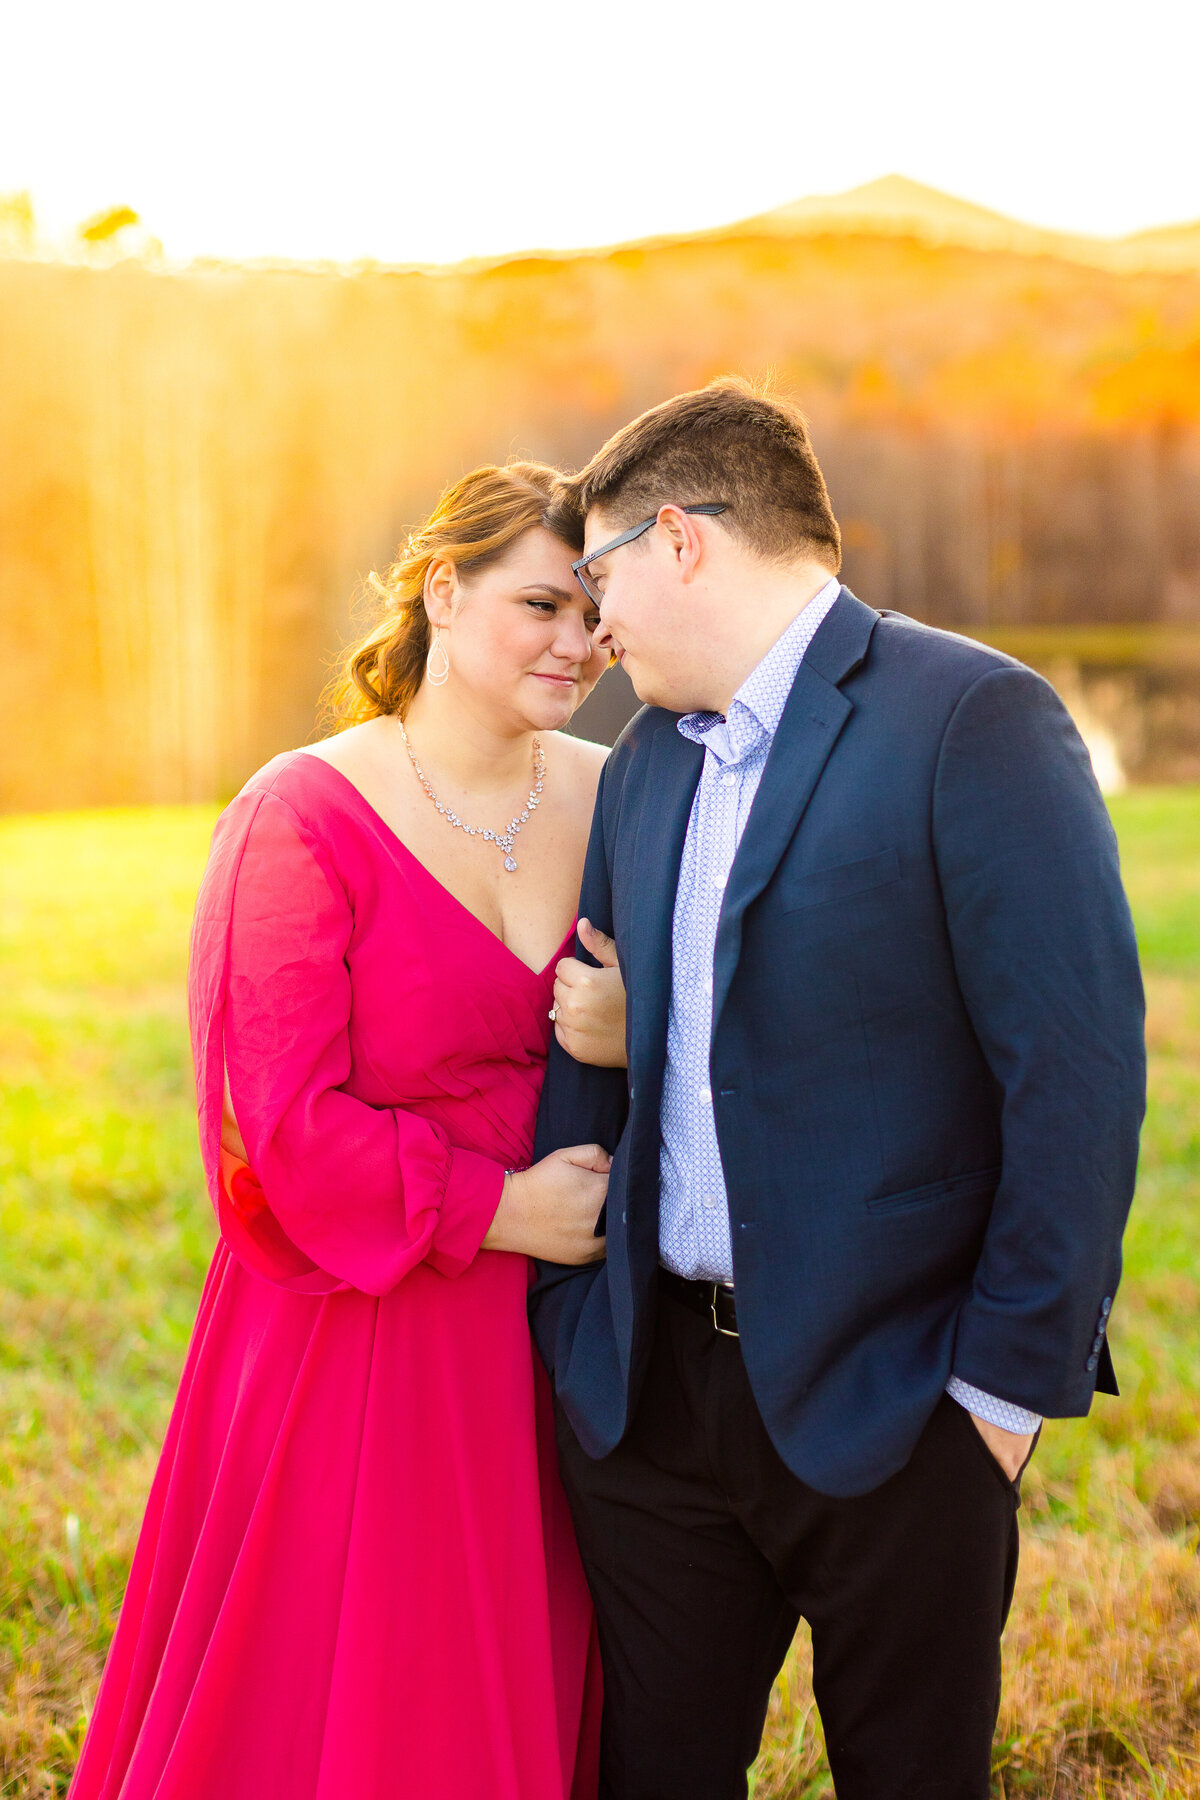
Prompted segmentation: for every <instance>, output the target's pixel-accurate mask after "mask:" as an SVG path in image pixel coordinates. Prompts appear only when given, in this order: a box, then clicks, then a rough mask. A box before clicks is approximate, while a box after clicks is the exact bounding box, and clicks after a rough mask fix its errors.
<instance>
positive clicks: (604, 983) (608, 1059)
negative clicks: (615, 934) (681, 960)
mask: <svg viewBox="0 0 1200 1800" xmlns="http://www.w3.org/2000/svg"><path fill="white" fill-rule="evenodd" d="M578 931H579V941H580V943H581V944H582V945H583V947H584V949H585V950H587V951H588V952H589V954H590V955H592V956H594V957H595V958H596V961H597V962H598V963H599V964H600V965H601V966H600V968H598V969H593V968H592V967H591V965H590V964H588V963H583V962H580V961H579V959H578V958H577V957H574V956H564V957H563V959H562V961H561V962H560V963H559V964H558V966H557V967H556V969H555V971H554V1012H555V1018H554V1035H555V1037H557V1039H558V1041H559V1043H560V1044H561V1045H562V1047H563V1049H564V1050H565V1051H566V1052H567V1055H568V1056H573V1057H574V1058H575V1061H576V1062H581V1063H591V1064H592V1065H593V1067H595V1068H597V1069H623V1068H624V1067H625V983H624V982H623V981H622V979H621V971H620V969H619V968H618V966H617V950H616V945H615V944H614V943H613V941H612V939H611V938H610V937H606V936H605V934H604V932H602V931H597V929H596V927H595V926H594V925H593V924H592V923H591V921H590V920H589V919H580V921H579V926H578Z"/></svg>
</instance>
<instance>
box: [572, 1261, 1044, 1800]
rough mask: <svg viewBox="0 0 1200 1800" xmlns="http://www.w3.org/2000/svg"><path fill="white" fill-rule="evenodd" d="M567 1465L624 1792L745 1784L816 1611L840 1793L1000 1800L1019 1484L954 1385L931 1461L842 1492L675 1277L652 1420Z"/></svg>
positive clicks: (732, 1342) (728, 1790) (606, 1746)
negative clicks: (767, 1421) (761, 1404)
mask: <svg viewBox="0 0 1200 1800" xmlns="http://www.w3.org/2000/svg"><path fill="white" fill-rule="evenodd" d="M558 1442H559V1459H560V1464H561V1467H562V1473H563V1480H564V1483H565V1485H566V1490H567V1495H568V1498H569V1500H570V1503H571V1510H572V1514H573V1516H574V1520H575V1529H576V1532H577V1534H578V1538H579V1547H580V1551H581V1553H582V1556H583V1563H584V1568H585V1570H586V1572H587V1577H588V1581H589V1584H590V1586H591V1589H592V1594H593V1596H594V1599H595V1603H596V1613H597V1619H598V1623H599V1629H600V1648H601V1653H602V1657H603V1663H604V1684H605V1694H604V1724H603V1734H602V1748H601V1778H600V1792H601V1800H743V1797H744V1796H745V1794H746V1791H747V1786H746V1770H747V1768H748V1766H749V1764H750V1763H751V1762H753V1760H754V1757H755V1756H756V1754H757V1752H758V1746H759V1740H760V1738H761V1736H762V1729H763V1721H764V1718H765V1715H766V1708H767V1701H768V1698H769V1696H770V1691H771V1685H772V1683H773V1681H774V1678H775V1676H776V1674H777V1672H778V1670H779V1668H780V1666H781V1664H782V1662H783V1660H784V1657H785V1656H786V1654H787V1650H788V1646H789V1645H790V1643H791V1640H792V1636H793V1633H794V1631H795V1629H796V1625H797V1622H798V1620H799V1619H800V1618H801V1617H804V1618H806V1619H807V1620H808V1621H809V1624H810V1625H811V1627H812V1636H813V1687H814V1691H815V1695H816V1701H817V1705H818V1708H819V1709H820V1713H821V1721H822V1724H823V1726H824V1729H825V1739H826V1744H827V1746H828V1752H829V1761H830V1767H831V1769H832V1772H833V1779H834V1784H835V1787H836V1791H837V1794H838V1800H986V1796H987V1794H988V1792H989V1766H990V1753H991V1742H992V1733H993V1731H994V1729H995V1723H996V1712H997V1708H998V1706H999V1699H1000V1633H1001V1630H1002V1629H1003V1626H1004V1621H1005V1618H1006V1616H1007V1613H1008V1608H1009V1603H1010V1601H1011V1599H1012V1591H1013V1582H1014V1580H1015V1578H1016V1568H1017V1520H1016V1513H1017V1507H1018V1506H1019V1505H1020V1496H1019V1491H1018V1487H1017V1485H1016V1484H1015V1483H1013V1482H1011V1481H1009V1479H1008V1477H1007V1475H1006V1474H1005V1473H1004V1471H1003V1470H1002V1469H1001V1467H1000V1465H999V1463H998V1462H997V1461H996V1460H995V1458H994V1457H993V1456H992V1454H991V1452H990V1450H989V1449H988V1448H987V1445H986V1444H985V1443H984V1441H983V1439H982V1437H981V1436H980V1434H979V1432H978V1431H977V1429H976V1427H975V1425H974V1424H973V1423H972V1420H971V1417H970V1415H969V1414H968V1413H967V1412H965V1411H964V1410H963V1408H962V1407H960V1406H959V1405H958V1404H957V1402H955V1401H953V1400H951V1399H949V1398H948V1397H947V1396H943V1398H942V1400H941V1401H940V1402H939V1404H938V1406H937V1408H936V1410H935V1412H934V1414H933V1416H932V1418H931V1419H930V1421H929V1423H928V1425H927V1426H926V1429H925V1431H924V1432H923V1434H922V1436H921V1438H920V1439H919V1441H918V1443H917V1447H916V1449H915V1450H914V1452H913V1455H912V1457H911V1459H910V1461H909V1462H908V1464H907V1465H906V1466H905V1467H904V1468H903V1469H902V1470H900V1472H899V1473H898V1474H896V1475H893V1476H892V1477H891V1478H890V1479H889V1480H888V1481H885V1482H884V1483H883V1484H882V1485H881V1486H880V1487H878V1488H876V1489H874V1490H873V1491H872V1492H871V1493H869V1494H863V1495H861V1496H859V1497H857V1498H854V1499H849V1500H844V1499H833V1498H830V1497H829V1496H828V1495H825V1494H819V1493H817V1492H816V1491H815V1490H814V1489H812V1488H809V1487H806V1486H805V1484H804V1483H803V1482H801V1481H799V1480H797V1478H796V1477H795V1476H794V1475H793V1474H792V1473H791V1471H790V1470H789V1469H788V1468H787V1467H786V1466H785V1464H784V1463H783V1462H782V1460H781V1459H780V1457H779V1455H778V1453H777V1452H776V1450H775V1448H774V1446H773V1445H772V1443H771V1441H770V1439H769V1437H768V1436H767V1433H766V1429H765V1427H764V1426H763V1422H762V1419H761V1417H760V1415H759V1412H758V1408H757V1406H756V1405H755V1403H754V1398H753V1395H752V1394H751V1391H750V1384H749V1381H748V1379H747V1376H746V1370H745V1365H744V1363H743V1361H742V1357H741V1352H740V1349H739V1345H738V1340H737V1338H735V1337H722V1336H719V1335H718V1334H717V1333H716V1332H715V1331H714V1330H713V1327H712V1326H711V1324H709V1323H708V1322H707V1321H706V1320H705V1319H704V1318H702V1317H700V1316H699V1315H698V1314H696V1313H694V1312H692V1311H690V1310H689V1309H688V1308H687V1307H686V1306H684V1305H682V1304H681V1303H680V1302H679V1301H678V1300H676V1299H674V1298H673V1297H671V1296H670V1295H668V1294H666V1293H660V1296H659V1316H658V1324H657V1336H656V1342H655V1346H654V1352H653V1357H652V1361H651V1366H650V1369H649V1371H648V1375H647V1379H646V1385H645V1388H644V1391H643V1393H642V1396H641V1400H640V1403H639V1406H638V1409H637V1413H636V1415H635V1418H634V1421H633V1424H632V1426H631V1428H630V1431H629V1432H628V1434H627V1436H626V1437H625V1439H624V1440H623V1441H622V1443H621V1444H619V1445H618V1447H617V1448H616V1450H614V1451H613V1452H612V1454H611V1455H610V1456H606V1457H604V1458H603V1459H602V1460H600V1461H598V1462H597V1461H593V1460H592V1459H591V1458H590V1457H588V1456H586V1455H585V1454H584V1452H583V1451H582V1450H581V1449H580V1447H579V1444H578V1442H577V1440H576V1438H575V1435H574V1433H573V1432H572V1430H571V1428H570V1426H569V1424H568V1423H567V1421H566V1418H565V1415H564V1414H563V1412H562V1409H561V1408H559V1411H558Z"/></svg>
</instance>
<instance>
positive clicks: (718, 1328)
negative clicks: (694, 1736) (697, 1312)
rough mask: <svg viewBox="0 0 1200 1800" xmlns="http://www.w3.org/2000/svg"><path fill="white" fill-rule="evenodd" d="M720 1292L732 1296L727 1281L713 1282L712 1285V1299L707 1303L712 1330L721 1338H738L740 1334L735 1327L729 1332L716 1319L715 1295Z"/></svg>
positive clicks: (731, 1290)
mask: <svg viewBox="0 0 1200 1800" xmlns="http://www.w3.org/2000/svg"><path fill="white" fill-rule="evenodd" d="M722 1292H723V1293H726V1294H732V1292H733V1289H732V1287H731V1286H730V1285H729V1283H728V1282H727V1281H714V1282H713V1284H712V1299H711V1300H710V1301H709V1306H710V1307H711V1309H712V1322H713V1330H714V1331H715V1332H717V1333H718V1334H719V1336H721V1337H733V1338H735V1337H740V1336H741V1332H740V1331H738V1329H737V1327H736V1326H734V1328H733V1330H732V1331H730V1330H729V1329H728V1328H727V1327H726V1326H724V1325H722V1323H721V1321H720V1319H718V1317H717V1295H718V1294H720V1293H722Z"/></svg>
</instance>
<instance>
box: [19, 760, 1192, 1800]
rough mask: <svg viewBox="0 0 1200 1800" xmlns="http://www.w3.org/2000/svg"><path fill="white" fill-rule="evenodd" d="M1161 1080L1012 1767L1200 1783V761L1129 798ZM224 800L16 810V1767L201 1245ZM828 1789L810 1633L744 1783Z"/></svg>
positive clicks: (1038, 1574)
mask: <svg viewBox="0 0 1200 1800" xmlns="http://www.w3.org/2000/svg"><path fill="white" fill-rule="evenodd" d="M1113 811H1114V816H1115V818H1116V821H1117V826H1118V830H1119V832H1120V834H1121V839H1122V846H1123V851H1124V856H1125V867H1126V874H1127V878H1128V882H1129V887H1130V892H1131V895H1132V898H1133V903H1134V909H1135V912H1136V914H1137V920H1138V927H1139V933H1140V936H1141V942H1142V948H1143V952H1144V957H1145V965H1146V974H1147V985H1148V989H1149V996H1150V1038H1151V1046H1152V1058H1153V1060H1152V1100H1151V1112H1150V1118H1149V1123H1148V1126H1147V1132H1146V1138H1145V1147H1144V1155H1143V1166H1142V1178H1141V1186H1140V1191H1139V1199H1138V1203H1137V1206H1136V1209H1135V1213H1134V1219H1133V1223H1132V1225H1131V1229H1130V1233H1129V1238H1128V1264H1127V1276H1126V1280H1125V1283H1124V1285H1123V1287H1122V1289H1121V1295H1120V1298H1119V1300H1118V1304H1117V1309H1116V1312H1115V1314H1114V1320H1113V1349H1114V1353H1115V1355H1116V1359H1117V1364H1118V1370H1119V1373H1120V1376H1121V1379H1122V1384H1123V1387H1124V1397H1123V1398H1122V1399H1121V1400H1120V1401H1112V1400H1103V1399H1102V1400H1100V1401H1098V1402H1097V1405H1096V1408H1095V1410H1094V1412H1093V1415H1092V1418H1091V1419H1090V1420H1088V1421H1072V1422H1060V1423H1052V1424H1050V1425H1048V1426H1047V1428H1046V1432H1045V1434H1044V1437H1043V1440H1042V1445H1041V1447H1040V1449H1039V1452H1038V1456H1037V1459H1036V1461H1035V1463H1034V1465H1033V1467H1032V1469H1031V1471H1030V1473H1029V1476H1028V1477H1027V1485H1026V1503H1025V1511H1024V1520H1025V1539H1024V1552H1023V1561H1022V1572H1021V1579H1020V1584H1019V1588H1018V1594H1017V1600H1016V1605H1015V1608H1014V1613H1013V1618H1012V1621H1011V1623H1010V1626H1009V1631H1008V1636H1007V1640H1006V1669H1007V1683H1006V1693H1005V1701H1004V1709H1003V1713H1002V1716H1001V1724H1000V1733H999V1736H998V1740H997V1752H996V1793H997V1794H998V1795H1001V1794H1003V1795H1006V1796H1010V1797H1011V1796H1014V1795H1038V1796H1050V1795H1053V1796H1055V1800H1073V1797H1075V1796H1084V1795H1087V1796H1101V1795H1104V1796H1112V1797H1116V1796H1125V1795H1133V1794H1139V1795H1141V1794H1146V1795H1158V1796H1173V1797H1179V1800H1184V1797H1187V1800H1200V1558H1198V1555H1197V1551H1198V1548H1200V1398H1198V1397H1197V1396H1198V1395H1200V1254H1198V1253H1200V790H1184V789H1174V790H1169V791H1168V790H1158V791H1155V790H1143V791H1140V792H1134V793H1130V794H1126V795H1124V796H1122V797H1120V798H1119V799H1118V800H1117V801H1115V802H1114V805H1113ZM211 822H212V812H211V811H210V810H208V809H202V808H179V809H161V808H160V809H152V810H151V809H147V810H141V811H133V812H106V813H91V814H83V815H79V816H75V817H52V818H45V819H26V818H10V819H6V820H0V991H3V993H4V996H5V1005H4V1009H3V1017H2V1019H0V1088H2V1091H3V1112H2V1122H0V1369H2V1371H3V1378H2V1381H0V1794H3V1795H11V1796H35V1795H36V1796H49V1795H55V1794H60V1793H62V1792H64V1791H65V1788H66V1784H67V1781H68V1779H69V1774H70V1770H71V1768H72V1767H73V1764H74V1760H75V1757H76V1754H77V1751H78V1746H79V1742H80V1738H81V1735H82V1731H83V1727H84V1723H85V1720H86V1716H87V1709H88V1706H89V1704H90V1701H91V1698H92V1696H93V1695H94V1692H95V1687H96V1681H97V1678H98V1674H99V1671H100V1668H101V1665H102V1662H103V1657H104V1652H105V1649H106V1646H107V1644H108V1641H109V1638H110V1636H111V1633H112V1627H113V1623H114V1619H115V1616H116V1611H117V1608H118V1606H119V1603H120V1598H121V1592H122V1587H123V1583H124V1579H125V1575H126V1571H127V1569H128V1565H129V1558H130V1554H131V1552H132V1548H133V1543H134V1539H135V1535H136V1531H137V1525H138V1519H139V1514H140V1509H141V1504H142V1500H143V1496H144V1494H145V1490H146V1487H147V1484H148V1482H149V1479H150V1474H151V1471H152V1469H153V1466H154V1459H155V1452H156V1446H157V1444H158V1442H159V1439H160V1437H161V1434H162V1431H163V1428H164V1425H165V1421H166V1416H167V1411H168V1408H169V1405H170V1400H171V1395H172V1390H173V1385H174V1381H175V1378H176V1374H177V1371H178V1368H179V1365H180V1362H181V1360H182V1356H183V1351H184V1347H185V1344H186V1340H187V1334H188V1330H189V1326H190V1322H191V1316H192V1312H193V1309H194V1306H195V1303H196V1299H197V1296H198V1293H199V1289H200V1283H201V1279H202V1276H203V1272H204V1269H205V1266H206V1264H207V1261H208V1257H209V1254H210V1250H211V1245H212V1237H213V1229H212V1222H211V1218H210V1214H209V1208H208V1203H207V1200H206V1199H205V1198H204V1196H203V1193H202V1189H201V1183H200V1181H199V1178H198V1167H197V1157H196V1152H195V1145H194V1130H193V1122H192V1116H191V1111H190V1079H189V1074H188V1063H187V1051H186V1039H185V1020H184V1009H183V991H182V975H183V968H184V960H185V954H186V934H187V925H188V919H189V916H190V912H191V904H192V897H193V895H194V892H195V887H196V883H197V880H198V878H199V874H200V870H201V867H202V864H203V859H204V854H205V849H206V845H207V838H208V832H209V829H210V826H211ZM829 1792H830V1789H829V1784H828V1777H827V1774H826V1773H825V1768H824V1762H823V1758H822V1752H821V1741H820V1731H819V1727H818V1724H817V1721H816V1717H815V1714H814V1712H813V1708H812V1703H811V1696H810V1694H809V1692H808V1688H807V1681H806V1649H805V1645H804V1644H803V1642H798V1644H797V1647H796V1651H795V1654H794V1656H793V1659H792V1662H791V1664H790V1665H789V1668H788V1670H787V1671H786V1673H785V1676H784V1677H783V1678H782V1679H781V1681H780V1684H779V1687H778V1690H777V1693H776V1696H775V1700H774V1702H773V1706H772V1714H771V1720H770V1727H769V1735H768V1740H767V1743H766V1745H765V1747H764V1751H763V1755H762V1758H761V1759H760V1762H759V1765H758V1769H757V1771H756V1780H755V1795H756V1800H800V1797H801V1796H810V1797H812V1800H815V1797H816V1796H818V1795H823V1794H828V1793H829Z"/></svg>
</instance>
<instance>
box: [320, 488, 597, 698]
mask: <svg viewBox="0 0 1200 1800" xmlns="http://www.w3.org/2000/svg"><path fill="white" fill-rule="evenodd" d="M561 483H562V476H561V475H560V473H559V471H558V470H557V469H552V468H550V467H549V466H548V464H546V463H536V462H510V463H506V464H504V466H503V467H500V466H498V465H497V464H495V463H485V464H484V466H483V467H482V468H479V469H472V470H471V473H470V474H469V475H464V476H463V477H462V479H461V480H460V481H456V482H454V483H453V485H452V486H450V487H448V488H447V489H446V490H445V492H444V493H443V494H442V496H441V498H440V500H439V501H438V503H437V505H436V506H435V507H434V509H433V511H432V512H431V513H430V515H429V517H428V518H427V519H426V520H425V523H424V524H423V525H420V526H418V527H417V529H416V530H415V531H413V532H411V533H410V534H409V537H408V539H407V541H406V542H405V543H404V544H403V545H402V546H401V548H400V550H399V552H398V554H397V557H396V560H395V562H394V563H393V564H392V565H391V567H390V568H389V569H388V570H386V571H385V573H384V574H383V575H382V576H380V575H379V574H377V573H376V572H375V571H372V572H371V574H370V575H368V577H367V585H368V586H369V588H370V589H371V591H372V592H373V593H374V595H375V596H376V598H377V600H378V601H379V604H380V608H381V617H380V618H379V619H378V620H377V621H376V623H375V624H374V625H373V626H372V627H371V629H370V630H369V631H368V632H367V634H366V636H365V637H363V638H361V639H360V640H359V641H358V643H356V644H353V645H351V647H350V648H349V649H348V650H347V651H346V652H345V654H344V656H343V657H342V658H341V660H340V663H339V665H338V668H337V671H336V673H335V674H334V677H333V679H332V681H331V682H330V683H329V686H328V688H327V689H326V691H325V695H324V703H323V712H324V715H325V717H326V718H327V719H328V721H329V722H330V724H332V725H333V726H334V727H335V728H342V729H344V728H345V727H346V726H348V725H358V724H361V723H362V721H363V720H365V719H376V718H379V717H380V715H381V714H393V713H398V714H399V716H400V717H401V718H403V717H404V715H405V713H406V712H407V711H408V709H409V707H410V706H411V705H412V702H413V697H414V695H415V694H416V692H417V689H418V688H419V687H420V685H421V683H422V681H423V680H424V679H425V659H426V657H427V656H428V654H429V641H430V630H429V617H428V614H427V613H426V611H425V578H426V576H427V575H428V573H429V568H430V564H431V563H432V562H434V561H435V559H437V558H439V557H445V558H447V559H448V560H449V561H450V562H452V563H453V564H454V566H455V568H456V569H457V570H458V572H459V574H460V575H468V576H469V575H472V574H478V573H479V572H480V571H481V570H483V569H486V568H487V567H489V565H491V564H493V563H497V562H499V561H500V560H501V559H502V558H503V556H504V554H505V552H506V551H507V550H508V549H509V547H510V545H512V544H513V543H515V542H516V540H517V538H519V537H520V536H521V535H522V533H524V532H526V531H528V530H529V529H530V528H531V527H532V526H534V525H543V526H545V527H546V528H547V530H549V531H552V532H553V533H554V535H555V537H557V538H559V539H560V540H561V541H562V542H563V543H564V544H566V545H567V546H568V547H569V548H571V549H581V548H582V542H581V539H580V537H579V534H578V530H577V528H576V527H575V525H574V523H573V522H569V521H567V520H565V519H558V518H555V517H554V516H553V515H552V513H551V508H552V505H553V503H554V501H555V499H556V498H557V496H558V491H559V488H560V486H561Z"/></svg>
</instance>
